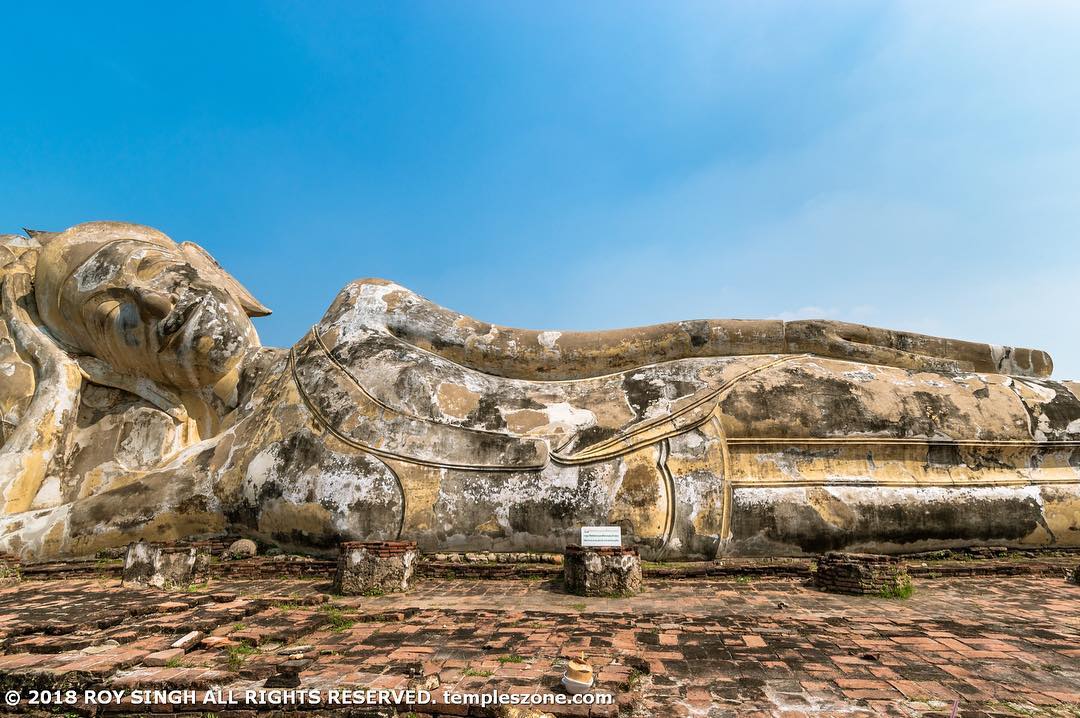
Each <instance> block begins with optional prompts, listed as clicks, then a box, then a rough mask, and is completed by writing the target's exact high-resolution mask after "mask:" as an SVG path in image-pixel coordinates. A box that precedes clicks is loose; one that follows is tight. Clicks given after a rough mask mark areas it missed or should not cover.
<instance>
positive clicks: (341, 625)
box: [319, 603, 356, 633]
mask: <svg viewBox="0 0 1080 718" xmlns="http://www.w3.org/2000/svg"><path fill="white" fill-rule="evenodd" d="M319 610H320V611H322V612H323V613H325V614H326V617H327V618H328V619H329V621H330V630H331V631H333V632H334V633H341V632H342V631H347V630H349V629H350V628H352V627H353V624H354V623H356V622H355V621H353V620H352V619H350V618H346V616H345V613H344V612H343V611H342V610H341V609H340V608H338V607H337V606H333V605H331V604H328V603H325V604H323V605H322V606H320V607H319Z"/></svg>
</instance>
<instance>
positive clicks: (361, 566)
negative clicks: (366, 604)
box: [334, 541, 419, 596]
mask: <svg viewBox="0 0 1080 718" xmlns="http://www.w3.org/2000/svg"><path fill="white" fill-rule="evenodd" d="M418 557H419V552H418V551H417V550H416V542H415V541H347V542H345V543H343V544H341V554H340V555H339V556H338V565H337V572H336V573H335V574H334V593H338V594H341V595H343V596H370V595H378V594H383V593H394V592H399V591H407V590H408V588H409V579H410V578H411V577H412V574H413V568H414V567H415V566H416V563H417V558H418Z"/></svg>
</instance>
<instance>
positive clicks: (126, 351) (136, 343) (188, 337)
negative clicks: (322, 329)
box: [34, 222, 270, 390]
mask: <svg viewBox="0 0 1080 718" xmlns="http://www.w3.org/2000/svg"><path fill="white" fill-rule="evenodd" d="M35 236H36V237H37V239H38V240H39V241H40V242H41V244H42V250H41V254H40V257H39V259H38V262H37V269H36V273H35V281H34V294H35V297H36V302H37V308H38V313H39V314H40V316H41V320H42V322H43V323H44V324H45V326H46V327H47V328H48V330H49V332H50V333H51V334H52V335H53V337H54V338H55V339H56V340H58V341H59V342H60V343H62V344H64V345H66V346H67V347H69V348H70V349H72V350H74V351H76V352H79V353H85V354H89V355H92V356H94V357H97V358H98V359H100V360H102V361H103V362H105V363H107V364H109V365H110V366H111V367H112V368H113V369H114V370H116V371H117V372H120V373H122V374H126V375H128V376H133V377H146V378H148V379H152V380H154V381H157V382H161V383H164V384H167V385H170V386H173V387H176V388H178V389H181V390H193V389H198V388H202V387H210V386H213V385H214V384H216V383H217V382H218V381H219V380H221V379H222V378H223V377H225V376H226V375H228V374H229V373H230V371H231V370H232V369H233V368H235V367H236V366H237V364H238V363H239V362H240V360H241V359H242V358H243V355H244V353H245V352H246V350H248V349H250V348H253V347H257V346H258V345H259V338H258V335H257V334H256V333H255V327H254V326H253V325H252V323H251V319H250V317H256V316H264V315H266V314H269V313H270V311H269V310H268V309H267V308H266V307H264V306H263V305H262V304H260V303H259V302H258V301H256V300H255V298H254V297H253V296H252V295H251V294H250V293H249V292H248V291H247V290H246V289H244V287H243V286H242V285H241V284H240V283H239V282H238V281H237V280H236V279H235V278H233V277H232V276H231V275H229V274H228V273H227V272H226V271H225V270H224V269H222V268H221V266H220V265H218V263H217V262H215V261H214V259H213V258H212V257H210V255H209V254H207V253H206V252H205V251H204V250H203V249H202V248H201V247H199V246H198V245H195V244H192V243H190V242H184V243H181V244H178V243H176V242H174V241H173V240H172V239H170V238H169V237H167V236H166V235H164V234H162V233H161V232H159V231H157V230H155V229H152V228H150V227H144V226H142V225H137V224H128V223H124V222H88V223H86V224H80V225H76V226H75V227H72V228H70V229H67V230H65V231H63V232H58V233H55V234H36V235H35Z"/></svg>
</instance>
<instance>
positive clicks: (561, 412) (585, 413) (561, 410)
mask: <svg viewBox="0 0 1080 718" xmlns="http://www.w3.org/2000/svg"><path fill="white" fill-rule="evenodd" d="M545 412H546V413H547V415H548V422H549V423H551V424H563V425H564V426H570V427H573V428H576V429H585V428H587V427H590V426H595V425H596V414H594V413H592V412H591V411H589V410H588V409H578V408H576V407H573V406H570V404H569V403H568V402H565V401H562V402H559V403H558V404H550V405H549V406H548V407H547V408H546V409H545Z"/></svg>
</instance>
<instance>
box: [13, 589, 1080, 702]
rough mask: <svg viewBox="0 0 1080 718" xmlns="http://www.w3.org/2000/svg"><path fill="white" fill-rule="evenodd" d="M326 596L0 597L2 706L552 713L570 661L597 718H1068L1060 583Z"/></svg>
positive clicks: (1067, 649)
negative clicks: (429, 693)
mask: <svg viewBox="0 0 1080 718" xmlns="http://www.w3.org/2000/svg"><path fill="white" fill-rule="evenodd" d="M329 590H330V586H329V584H328V583H326V582H323V581H312V580H296V579H286V580H278V581H274V580H263V581H226V580H215V581H212V582H211V583H210V584H209V585H208V586H205V587H200V588H196V589H195V590H191V591H184V592H173V593H164V592H160V591H156V590H153V589H132V588H129V587H121V586H120V585H119V582H117V581H115V580H112V579H97V580H93V579H90V580H51V581H34V582H24V583H22V584H19V585H16V586H12V587H9V588H5V589H0V645H2V647H3V649H4V653H3V655H0V687H2V688H3V689H5V690H7V689H11V688H17V689H21V690H24V691H25V690H28V689H31V688H35V687H37V688H42V687H63V688H67V687H72V688H77V689H80V690H81V689H82V688H86V687H93V688H105V687H112V688H117V689H119V688H126V689H131V688H135V687H156V688H157V687H171V688H206V687H209V686H224V687H232V688H234V689H237V690H240V689H243V688H251V687H259V686H262V684H263V681H265V680H266V679H267V678H271V677H274V676H281V675H284V674H286V673H288V671H289V670H293V671H294V672H295V671H296V670H299V679H300V682H301V686H302V687H304V688H320V689H329V688H341V687H351V686H357V687H372V688H404V687H409V686H412V687H427V688H434V687H435V686H438V690H437V691H435V692H436V693H437V694H441V692H442V691H443V690H446V689H450V690H452V691H457V692H485V691H488V690H491V689H492V688H497V689H499V690H501V691H513V692H519V693H530V692H552V691H557V690H561V689H559V688H558V680H559V677H560V675H561V670H560V666H561V664H562V663H564V662H565V660H566V659H567V658H570V657H575V656H579V655H581V654H584V655H585V656H586V657H587V658H588V659H589V661H590V662H591V663H592V664H593V665H594V666H595V667H596V668H597V677H598V687H597V690H598V691H602V692H611V693H613V694H614V695H615V696H616V697H617V699H618V704H617V705H616V706H594V707H592V709H591V714H592V715H596V716H604V715H615V714H616V713H617V712H620V711H621V713H622V714H624V715H634V716H660V715H663V716H705V717H708V718H719V717H721V716H754V715H760V716H784V717H786V718H795V717H797V716H832V715H836V716H840V715H843V716H929V715H938V716H948V715H949V713H950V710H951V706H952V702H953V701H955V700H959V701H960V703H959V707H958V711H957V716H961V717H963V718H972V717H974V716H1020V715H1035V716H1080V610H1078V606H1080V587H1078V586H1075V585H1071V584H1067V583H1065V581H1064V580H1062V579H1060V578H1057V577H1031V576H1015V577H1013V576H1010V577H989V578H982V577H977V578H966V579H936V580H927V579H920V580H917V581H916V593H915V595H914V596H913V597H912V598H910V599H907V600H904V601H898V600H886V599H880V598H871V597H849V596H837V595H831V594H824V593H820V592H818V591H816V590H814V589H813V588H811V587H808V586H805V585H803V583H802V582H801V581H799V580H795V579H776V578H770V579H760V580H746V579H741V580H729V579H726V580H720V579H700V580H689V579H682V580H677V581H665V580H652V581H649V582H647V584H646V592H645V593H644V594H642V595H641V596H637V597H633V598H622V599H607V598H582V597H578V596H569V595H566V594H563V593H561V592H560V587H559V586H558V584H557V583H555V582H552V581H544V580H533V581H529V580H505V581H499V580H483V581H482V580H461V579H458V580H449V579H426V580H424V581H423V582H422V583H420V584H419V585H417V586H416V587H415V589H414V590H413V591H412V592H410V593H408V594H404V595H390V596H383V597H375V598H369V597H349V598H341V597H331V596H329V595H328V592H329ZM191 631H197V632H198V633H197V634H196V635H195V636H192V637H189V638H188V642H189V644H190V645H187V646H185V647H183V648H180V649H176V648H172V646H173V645H174V644H175V643H176V641H177V639H180V638H181V637H182V636H184V635H186V634H189V633H190V632H191ZM297 656H299V657H300V661H299V662H297V661H296V657H297ZM290 666H292V668H290ZM188 708H189V709H191V710H194V709H196V708H205V709H213V710H214V711H215V712H217V713H218V715H222V716H224V715H228V713H229V710H228V708H229V707H228V706H213V705H207V706H194V705H192V706H188ZM222 708H224V709H225V710H221V709H222ZM402 708H403V711H402V714H404V709H405V708H407V706H403V707H402ZM87 710H90V709H87ZM129 710H131V711H134V712H138V710H139V709H138V708H136V707H133V706H132V707H130V708H129ZM159 710H160V708H159ZM423 710H426V711H428V712H431V711H433V710H435V712H441V713H443V714H447V715H449V714H454V712H455V711H457V714H462V713H461V712H460V711H461V710H462V708H461V707H460V706H444V707H443V708H441V709H432V708H431V707H427V708H425V709H423ZM545 710H548V711H551V712H552V713H555V714H556V715H589V714H590V713H589V709H588V708H586V707H582V706H565V707H560V706H549V707H547V708H545ZM419 714H420V715H423V713H419ZM474 714H477V713H474Z"/></svg>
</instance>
